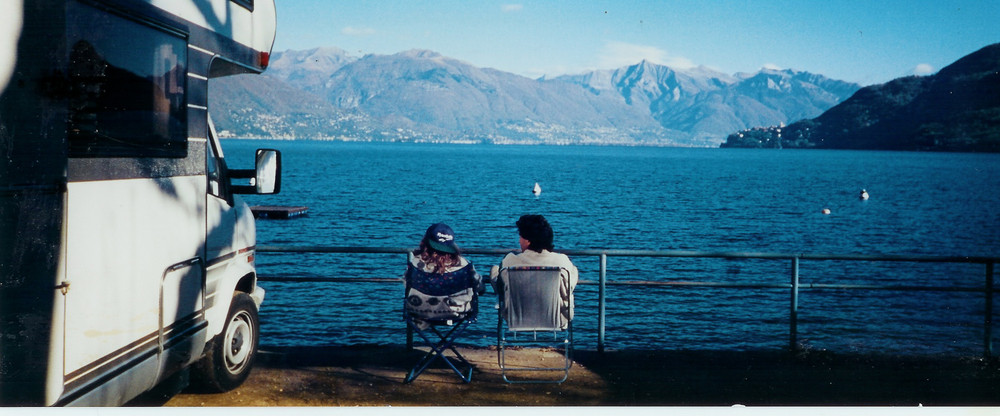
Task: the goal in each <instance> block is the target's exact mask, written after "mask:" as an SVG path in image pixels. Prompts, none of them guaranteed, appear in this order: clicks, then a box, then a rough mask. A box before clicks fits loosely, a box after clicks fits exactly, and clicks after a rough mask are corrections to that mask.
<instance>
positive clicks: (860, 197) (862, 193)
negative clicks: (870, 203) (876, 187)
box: [858, 189, 868, 201]
mask: <svg viewBox="0 0 1000 416" xmlns="http://www.w3.org/2000/svg"><path fill="white" fill-rule="evenodd" d="M858 199H861V200H862V201H865V200H867V199H868V191H866V190H864V189H862V190H861V195H858Z"/></svg>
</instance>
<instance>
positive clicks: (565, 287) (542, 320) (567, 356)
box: [497, 266, 573, 383]
mask: <svg viewBox="0 0 1000 416" xmlns="http://www.w3.org/2000/svg"><path fill="white" fill-rule="evenodd" d="M497 281H498V283H497V298H499V300H500V311H499V317H498V319H497V362H498V363H499V365H500V373H501V374H502V375H503V379H504V381H506V382H508V383H562V382H563V381H566V379H567V378H568V377H569V369H570V367H571V366H572V365H573V361H572V360H571V355H572V350H573V323H572V320H570V319H568V318H567V317H566V316H564V313H563V312H564V311H563V309H565V308H567V307H568V308H569V309H570V310H572V307H573V305H572V303H570V302H569V301H568V300H567V301H566V302H564V301H563V297H562V295H561V293H565V294H566V296H569V293H570V287H569V271H568V270H566V269H565V268H563V267H542V266H531V267H523V266H522V267H505V268H502V269H500V272H499V274H498V277H497ZM560 289H562V290H560ZM567 303H569V305H566V304H567ZM568 315H570V316H571V314H568ZM550 336H551V338H549V337H550ZM514 345H519V346H533V347H555V348H554V350H555V351H560V350H561V354H562V359H561V360H560V361H561V362H562V364H560V365H556V366H541V367H534V366H527V365H512V364H511V363H509V362H508V360H507V357H506V350H507V349H508V347H509V346H514ZM546 373H548V374H551V373H556V377H560V376H561V378H551V377H548V378H545V377H542V378H532V376H534V377H540V376H541V375H542V374H546ZM560 373H561V374H560ZM509 375H514V377H509Z"/></svg>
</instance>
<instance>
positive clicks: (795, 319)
mask: <svg viewBox="0 0 1000 416" xmlns="http://www.w3.org/2000/svg"><path fill="white" fill-rule="evenodd" d="M791 295H792V296H791V297H792V304H791V313H790V316H789V334H788V338H789V350H790V351H791V352H792V353H795V352H797V351H798V349H799V258H798V257H792V294H791Z"/></svg>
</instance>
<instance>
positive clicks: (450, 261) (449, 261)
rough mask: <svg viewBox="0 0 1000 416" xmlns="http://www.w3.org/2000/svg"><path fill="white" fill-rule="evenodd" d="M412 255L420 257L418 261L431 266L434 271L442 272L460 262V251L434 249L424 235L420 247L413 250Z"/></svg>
mask: <svg viewBox="0 0 1000 416" xmlns="http://www.w3.org/2000/svg"><path fill="white" fill-rule="evenodd" d="M413 257H416V258H418V259H420V261H422V262H424V263H425V264H429V265H431V266H433V271H434V273H444V272H445V271H447V270H448V268H449V267H455V266H458V265H460V264H462V254H461V252H455V253H445V252H443V251H439V250H436V249H434V247H431V245H430V244H428V243H427V237H426V236H425V237H424V238H423V239H421V240H420V247H418V248H417V250H416V251H414V252H413Z"/></svg>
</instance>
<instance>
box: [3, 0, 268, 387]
mask: <svg viewBox="0 0 1000 416" xmlns="http://www.w3.org/2000/svg"><path fill="white" fill-rule="evenodd" d="M3 14H4V15H6V16H5V17H2V18H0V26H2V27H3V28H2V29H0V405H5V406H10V405H84V406H109V405H119V404H123V403H126V402H128V401H129V400H131V399H133V398H134V397H136V396H137V395H139V394H140V393H143V392H145V391H148V390H150V389H152V388H153V387H154V386H156V385H157V384H159V383H160V382H161V381H163V380H165V379H167V378H168V377H170V376H171V375H174V374H184V373H179V371H181V370H185V371H186V370H190V369H194V370H196V371H194V372H193V373H194V374H195V375H197V376H199V377H201V379H202V380H204V381H205V384H206V385H208V386H211V387H213V388H215V389H218V390H227V389H232V388H234V387H236V386H238V385H239V384H241V383H242V382H243V380H245V379H246V377H247V376H248V375H249V372H250V368H251V366H252V365H253V361H254V356H255V351H256V347H257V344H258V332H259V331H258V330H259V325H258V318H257V311H258V308H259V306H260V304H261V302H262V300H263V297H264V291H263V290H261V289H260V288H259V287H257V284H256V283H257V281H256V271H255V268H254V249H255V229H254V220H253V216H252V215H251V213H250V211H249V208H248V207H247V206H246V204H245V203H243V202H242V201H241V199H240V198H239V197H237V196H235V195H234V194H240V193H255V194H270V193H277V192H278V191H279V189H280V164H281V158H280V153H279V152H278V151H276V150H267V149H262V150H258V151H257V155H256V164H257V165H256V168H255V169H245V170H234V169H229V167H228V166H226V163H225V159H223V152H222V147H221V146H220V143H219V141H218V140H217V139H216V137H215V134H214V132H213V127H212V124H211V122H210V119H209V108H208V107H209V103H208V94H207V92H208V88H209V85H210V84H212V82H213V79H214V78H217V77H222V76H226V75H231V74H238V73H248V72H249V73H259V72H262V71H263V70H264V69H265V68H266V67H267V64H268V57H269V55H270V52H271V47H272V44H273V42H274V33H275V10H274V3H273V0H12V1H7V2H5V3H4V11H3ZM233 179H237V181H235V182H234V181H233Z"/></svg>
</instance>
